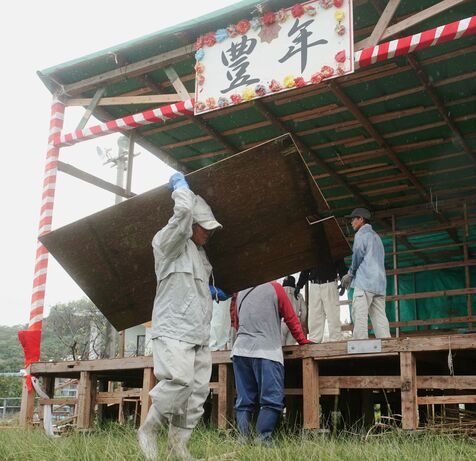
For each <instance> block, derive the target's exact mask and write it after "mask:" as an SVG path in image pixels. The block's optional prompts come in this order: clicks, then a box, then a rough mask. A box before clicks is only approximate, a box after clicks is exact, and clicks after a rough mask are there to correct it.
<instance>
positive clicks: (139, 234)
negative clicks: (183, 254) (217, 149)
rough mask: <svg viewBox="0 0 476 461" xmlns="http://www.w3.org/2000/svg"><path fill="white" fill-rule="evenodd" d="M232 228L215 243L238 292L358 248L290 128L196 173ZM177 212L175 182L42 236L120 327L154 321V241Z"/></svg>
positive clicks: (219, 273) (217, 262)
mask: <svg viewBox="0 0 476 461" xmlns="http://www.w3.org/2000/svg"><path fill="white" fill-rule="evenodd" d="M187 180H188V182H189V184H190V187H191V189H192V190H193V191H194V192H195V193H197V194H199V195H201V196H202V197H204V198H205V199H206V200H207V202H208V203H209V204H210V206H211V207H212V209H213V211H214V213H215V216H216V218H217V219H218V221H220V222H221V223H222V224H223V226H224V229H223V230H222V231H219V232H216V233H215V234H214V236H213V238H212V239H211V240H210V242H209V244H208V248H207V253H208V255H209V258H210V261H211V263H212V265H213V267H214V276H215V283H216V285H217V286H219V287H220V288H222V289H223V290H225V291H226V292H228V293H232V292H235V291H238V290H241V289H244V288H248V287H250V286H254V285H257V284H260V283H264V282H266V281H269V280H273V279H275V278H278V277H281V276H283V275H286V274H291V273H294V272H297V271H299V270H302V269H305V268H308V267H312V266H314V265H316V264H318V263H319V260H320V259H321V260H322V257H323V253H322V248H323V247H324V246H327V245H328V248H330V252H331V256H332V259H334V260H338V259H340V258H342V257H344V256H346V255H348V254H350V248H349V245H348V243H347V241H346V240H345V238H344V236H343V234H342V231H341V229H340V227H339V225H338V224H337V222H336V220H335V219H334V218H330V219H327V220H325V221H322V222H319V223H317V224H310V222H312V219H309V218H310V217H315V216H316V215H319V214H320V213H322V212H323V211H325V210H326V209H327V203H326V202H325V199H324V198H323V196H322V194H321V192H320V191H319V188H318V187H317V185H316V183H315V182H314V180H313V178H312V176H311V174H310V172H309V170H308V168H307V166H306V164H305V162H304V161H303V159H302V157H301V154H300V153H299V151H298V149H297V148H296V146H295V144H294V142H293V140H292V138H291V137H290V136H289V135H284V136H280V137H279V138H276V139H274V140H272V141H269V142H267V143H264V144H261V145H259V146H256V147H254V148H252V149H249V150H246V151H244V152H241V153H239V154H236V155H234V156H232V157H230V158H228V159H225V160H223V161H220V162H217V163H214V164H213V165H210V166H208V167H206V168H203V169H201V170H198V171H195V172H193V173H190V174H189V175H187ZM172 212H173V202H172V200H171V197H170V191H169V190H168V189H167V187H166V186H162V187H159V188H157V189H153V190H151V191H149V192H146V193H144V194H141V195H138V196H136V197H134V198H131V199H129V200H127V201H125V202H123V203H120V204H119V205H115V206H113V207H110V208H107V209H105V210H103V211H101V212H99V213H95V214H93V215H91V216H88V217H86V218H84V219H81V220H79V221H77V222H74V223H72V224H69V225H67V226H64V227H62V228H60V229H57V230H55V231H53V232H51V233H49V234H47V235H45V236H44V237H42V239H41V241H42V242H43V243H44V245H45V246H46V247H47V248H48V250H49V251H50V252H51V254H52V255H53V256H54V257H55V258H56V259H57V260H58V262H59V263H60V264H61V265H62V266H63V267H64V269H65V270H66V271H67V272H68V273H69V274H70V275H71V277H72V278H73V279H74V280H75V281H76V282H77V283H78V285H79V286H80V287H81V288H82V289H83V291H84V292H85V293H86V294H87V295H88V296H89V298H90V299H91V300H92V301H93V302H94V304H95V305H96V306H97V307H98V308H99V309H100V310H101V311H102V312H103V314H104V315H105V316H106V317H107V318H108V320H109V321H110V322H111V323H112V324H113V325H114V326H115V328H117V329H118V330H121V329H124V328H129V327H131V326H134V325H137V324H139V323H143V322H146V321H149V320H150V318H151V314H152V306H153V300H154V295H155V289H156V279H155V273H154V261H153V255H152V247H151V241H152V238H153V236H154V235H155V233H156V232H158V231H159V230H160V229H161V228H162V227H163V226H164V225H166V223H167V221H168V219H169V218H170V217H171V215H172Z"/></svg>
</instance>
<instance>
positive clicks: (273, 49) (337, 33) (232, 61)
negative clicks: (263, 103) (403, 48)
mask: <svg viewBox="0 0 476 461" xmlns="http://www.w3.org/2000/svg"><path fill="white" fill-rule="evenodd" d="M353 43H354V39H353V29H352V0H318V1H311V2H306V3H302V4H297V5H295V6H294V7H292V8H288V9H286V10H285V9H282V10H280V11H277V12H268V13H265V14H264V15H263V16H261V17H256V18H252V19H251V20H246V19H244V20H242V21H239V22H238V23H237V24H236V25H231V26H229V27H227V28H226V29H219V30H217V31H216V32H210V33H208V34H206V35H205V36H202V37H200V38H199V39H198V40H197V47H198V49H197V52H196V54H195V57H196V59H197V63H196V66H195V70H196V89H195V94H196V97H195V99H196V102H195V114H200V113H205V112H209V111H211V110H215V109H219V108H222V107H226V106H230V105H234V104H239V103H241V102H245V101H249V100H252V99H255V98H260V97H263V96H267V95H270V94H275V93H279V92H282V91H288V90H291V89H294V88H299V87H303V86H306V85H311V84H318V83H320V81H322V80H325V79H328V78H335V77H338V76H340V75H345V74H349V73H352V72H353V71H354V59H353V56H354V49H353Z"/></svg>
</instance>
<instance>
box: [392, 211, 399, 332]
mask: <svg viewBox="0 0 476 461" xmlns="http://www.w3.org/2000/svg"><path fill="white" fill-rule="evenodd" d="M396 230H397V221H396V219H395V215H392V242H393V247H392V248H393V269H394V271H395V273H394V274H393V294H394V295H398V294H399V288H398V273H397V269H398V259H397V237H396V236H395V231H396ZM395 322H400V301H399V300H398V299H396V300H395ZM395 335H396V337H397V338H398V337H399V336H400V327H397V328H396V329H395Z"/></svg>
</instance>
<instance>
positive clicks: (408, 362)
mask: <svg viewBox="0 0 476 461" xmlns="http://www.w3.org/2000/svg"><path fill="white" fill-rule="evenodd" d="M400 378H401V396H402V428H403V429H417V428H418V404H417V382H416V361H415V356H414V355H413V353H412V352H400Z"/></svg>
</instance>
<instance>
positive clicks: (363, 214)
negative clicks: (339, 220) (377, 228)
mask: <svg viewBox="0 0 476 461" xmlns="http://www.w3.org/2000/svg"><path fill="white" fill-rule="evenodd" d="M370 216H371V215H370V211H369V210H367V208H355V209H354V210H353V211H352V213H351V214H349V215H347V216H344V217H345V218H357V217H359V218H364V219H370Z"/></svg>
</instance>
